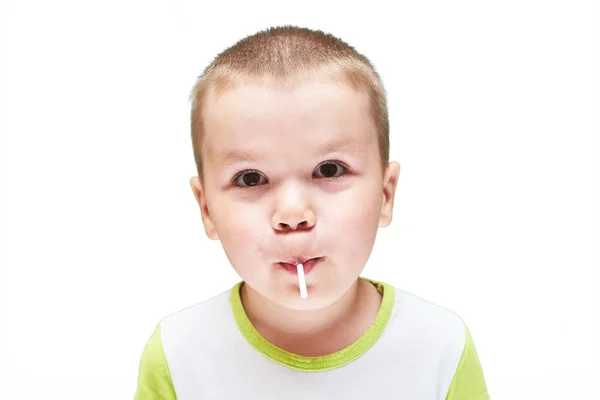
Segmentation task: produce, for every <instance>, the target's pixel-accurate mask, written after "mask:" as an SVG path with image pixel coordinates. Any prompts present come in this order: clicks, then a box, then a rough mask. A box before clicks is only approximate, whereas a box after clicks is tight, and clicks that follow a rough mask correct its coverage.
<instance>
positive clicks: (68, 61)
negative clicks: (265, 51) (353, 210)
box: [0, 0, 600, 400]
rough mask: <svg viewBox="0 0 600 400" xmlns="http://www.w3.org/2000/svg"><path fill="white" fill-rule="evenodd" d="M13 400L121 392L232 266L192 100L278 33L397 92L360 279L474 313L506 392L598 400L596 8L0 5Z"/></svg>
mask: <svg viewBox="0 0 600 400" xmlns="http://www.w3.org/2000/svg"><path fill="white" fill-rule="evenodd" d="M0 15H1V16H2V17H1V18H2V19H1V21H0V23H1V27H2V36H1V38H2V44H1V45H2V48H1V49H2V53H1V57H2V59H1V60H0V68H1V73H2V86H1V87H0V93H1V96H2V97H1V99H2V100H1V101H2V104H1V117H2V118H1V122H2V125H1V127H0V128H1V132H2V135H1V140H2V142H1V143H0V148H1V154H0V157H1V161H2V185H1V189H2V192H1V193H0V195H1V196H0V201H1V209H2V214H1V218H2V219H1V220H0V226H1V227H2V230H1V234H2V238H1V242H0V244H1V248H0V252H1V258H0V265H1V275H0V293H1V298H0V299H1V303H0V304H1V309H0V312H1V315H0V324H1V326H0V368H1V370H0V399H2V400H20V399H41V398H44V399H61V400H67V399H84V398H85V399H88V400H90V399H131V398H132V397H133V394H134V391H135V388H136V379H137V368H138V362H139V357H140V355H141V351H142V349H143V346H144V344H145V342H146V340H147V339H148V338H149V336H150V334H151V333H152V331H153V329H154V327H155V325H156V323H157V322H158V320H159V319H160V318H162V317H164V316H166V315H168V314H170V313H173V312H175V311H177V310H180V309H182V308H185V307H187V306H189V305H192V304H195V303H197V302H200V301H202V300H205V299H207V298H209V297H212V296H214V295H216V294H218V293H220V292H222V291H224V290H227V289H229V287H230V286H232V285H233V284H234V283H235V282H237V280H238V279H239V278H238V276H237V275H236V274H235V272H234V271H233V269H232V268H231V266H230V265H229V264H228V262H227V259H226V257H225V255H224V253H223V251H222V248H221V246H220V243H219V242H213V241H211V240H209V239H208V238H207V237H206V236H205V234H204V231H203V228H202V224H201V219H200V213H199V210H198V207H197V204H196V203H195V200H194V197H193V195H192V191H191V189H190V187H189V179H190V178H191V177H192V176H193V175H194V174H195V169H194V162H193V154H192V147H191V139H190V135H189V108H190V104H189V102H188V95H189V93H190V90H191V88H192V85H193V84H194V82H195V79H196V77H197V76H198V75H199V74H200V73H201V71H202V69H203V68H204V67H205V66H206V65H207V64H208V63H209V62H210V61H211V60H212V59H213V57H214V56H216V54H217V53H218V52H220V51H221V50H223V49H225V48H226V47H228V46H230V45H232V44H233V43H234V42H235V41H237V40H239V39H241V38H242V37H244V36H246V35H248V34H251V33H254V32H256V31H258V30H261V29H264V28H266V27H268V26H271V25H281V24H295V25H301V26H306V27H309V28H317V29H322V30H325V31H328V32H331V33H333V34H335V35H337V36H339V37H341V38H343V39H344V40H346V41H347V42H349V43H350V44H351V45H353V46H355V47H356V48H357V50H359V51H360V52H363V53H365V54H366V55H367V56H368V57H370V59H371V60H372V61H373V63H374V64H375V66H376V67H377V69H378V71H379V72H380V73H381V76H382V78H383V81H384V84H385V85H386V88H387V90H388V92H389V107H390V116H391V146H392V148H391V155H392V159H394V160H397V161H399V162H400V164H401V166H402V170H401V175H400V179H399V184H398V191H397V201H396V205H395V215H394V221H393V223H392V225H391V226H390V227H388V228H386V229H381V230H380V233H379V236H378V239H377V242H376V245H375V248H374V250H373V254H372V256H371V259H370V261H369V264H368V265H367V267H366V269H365V271H364V275H365V276H368V277H371V278H373V279H379V280H384V281H386V282H388V283H390V284H393V285H395V286H397V287H400V288H402V289H404V290H406V291H408V292H411V293H414V294H416V295H418V296H419V297H422V298H424V299H427V300H429V301H431V302H434V303H436V304H439V305H441V306H443V307H446V308H449V309H451V310H453V311H455V312H457V313H458V314H459V315H461V316H462V317H463V319H464V320H465V321H466V323H467V325H468V326H469V328H470V330H471V332H472V335H473V339H474V341H475V345H476V347H477V349H478V352H479V356H480V359H481V363H482V366H483V369H484V373H485V376H486V380H487V384H488V388H489V391H490V394H491V396H492V398H493V399H512V400H516V399H533V398H535V399H578V400H587V399H589V400H592V399H596V400H597V399H600V385H599V382H600V381H599V379H600V378H599V376H600V354H599V347H600V346H599V337H600V330H599V326H600V323H599V322H600V321H599V315H600V307H599V300H600V299H599V297H600V296H599V295H598V292H599V290H600V285H599V275H600V274H599V273H598V258H597V250H598V239H599V237H598V225H596V223H597V217H598V214H597V212H598V209H597V204H598V202H599V199H598V188H599V186H598V165H597V156H598V145H599V143H598V138H597V136H598V125H597V121H596V118H597V116H598V106H599V104H598V97H597V94H596V93H597V92H596V91H597V88H598V73H597V71H598V69H599V68H600V66H599V64H598V58H597V53H596V52H595V49H596V48H597V46H598V41H597V35H598V31H597V29H598V21H597V18H598V6H597V4H596V3H595V2H591V1H562V2H559V1H547V0H546V1H531V0H527V1H525V0H508V1H507V0H505V1H496V2H489V1H475V0H473V1H452V2H449V1H403V2H397V3H393V4H392V3H391V2H382V1H373V0H370V1H368V2H356V3H351V2H350V3H349V2H347V1H344V2H334V1H306V0H305V1H303V2H292V3H290V5H288V4H287V3H286V2H281V1H249V2H242V1H239V2H218V1H212V2H199V1H161V2H157V1H143V2H142V1H136V2H134V1H102V2H82V1H58V0H57V1H40V0H38V1H18V2H16V1H15V2H8V3H6V2H2V6H1V9H0Z"/></svg>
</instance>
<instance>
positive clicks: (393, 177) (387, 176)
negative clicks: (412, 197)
mask: <svg viewBox="0 0 600 400" xmlns="http://www.w3.org/2000/svg"><path fill="white" fill-rule="evenodd" d="M399 175H400V164H398V163H397V162H395V161H393V162H391V163H389V165H388V166H387V168H386V170H385V173H384V174H383V201H382V203H381V213H380V214H379V226H380V227H386V226H388V225H389V224H390V223H391V222H392V212H393V210H394V196H395V195H396V186H397V184H398V176H399Z"/></svg>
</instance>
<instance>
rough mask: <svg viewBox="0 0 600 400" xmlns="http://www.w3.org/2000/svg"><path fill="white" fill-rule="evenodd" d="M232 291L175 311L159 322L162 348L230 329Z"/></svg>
mask: <svg viewBox="0 0 600 400" xmlns="http://www.w3.org/2000/svg"><path fill="white" fill-rule="evenodd" d="M231 290H232V289H228V290H226V291H223V292H221V293H220V294H218V295H216V296H214V297H212V298H210V299H208V300H205V301H203V302H200V303H197V304H194V305H192V306H190V307H187V308H185V309H182V310H180V311H177V312H176V313H173V314H171V315H169V316H167V317H165V318H163V319H162V320H161V321H160V323H159V324H160V330H161V338H162V343H163V346H169V347H172V346H175V345H176V344H177V343H181V344H186V342H187V341H188V340H194V338H204V339H206V338H207V337H210V336H214V335H217V336H218V335H219V333H220V332H221V331H222V330H223V327H224V326H227V327H231V323H232V322H233V316H232V313H231V305H230V293H231Z"/></svg>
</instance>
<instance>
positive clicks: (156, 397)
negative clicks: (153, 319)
mask: <svg viewBox="0 0 600 400" xmlns="http://www.w3.org/2000/svg"><path fill="white" fill-rule="evenodd" d="M176 399H177V396H176V395H175V389H174V388H173V381H172V380H171V373H170V372H169V366H168V365H167V359H166V358H165V353H164V351H163V347H162V341H161V339H160V323H159V324H158V325H156V329H155V330H154V333H153V334H152V336H151V337H150V339H149V340H148V342H147V343H146V346H145V347H144V351H143V353H142V357H141V360H140V368H139V372H138V386H137V391H136V393H135V397H134V400H176Z"/></svg>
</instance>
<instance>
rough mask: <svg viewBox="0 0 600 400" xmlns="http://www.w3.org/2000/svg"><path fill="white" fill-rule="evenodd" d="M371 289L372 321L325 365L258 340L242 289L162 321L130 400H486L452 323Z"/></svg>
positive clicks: (397, 292)
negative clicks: (378, 297) (376, 296)
mask: <svg viewBox="0 0 600 400" xmlns="http://www.w3.org/2000/svg"><path fill="white" fill-rule="evenodd" d="M361 279H363V278H361ZM370 282H372V283H373V284H374V285H376V287H377V289H378V290H379V292H380V293H382V294H383V300H382V304H381V307H380V310H379V312H378V314H377V317H376V319H375V321H374V322H373V324H372V325H371V327H370V328H369V330H368V331H367V332H366V333H365V334H364V335H363V336H362V337H361V338H359V339H358V340H357V341H356V342H355V343H353V344H352V345H350V346H348V347H347V348H345V349H343V350H341V351H339V352H336V353H334V354H330V355H326V356H322V357H303V356H299V355H296V354H292V353H289V352H287V351H285V350H283V349H280V348H278V347H276V346H274V345H273V344H271V343H270V342H268V341H267V340H266V339H264V338H263V337H262V336H261V335H260V334H259V333H258V331H257V330H256V329H254V327H253V326H252V324H251V322H250V320H249V319H248V317H247V315H246V313H245V312H244V308H243V306H242V302H241V298H240V292H239V291H240V288H241V285H242V284H243V282H240V283H238V284H236V285H235V286H234V287H233V288H232V289H231V290H227V291H226V292H223V293H221V294H219V295H218V296H215V297H213V298H212V299H210V300H207V301H204V302H202V303H199V304H196V305H194V306H191V307H189V308H186V309H184V310H181V311H179V312H177V313H175V314H173V315H171V316H168V317H166V318H164V319H163V320H161V321H160V322H159V323H158V324H157V326H156V330H155V331H154V333H153V334H152V336H151V337H150V339H149V340H148V342H147V344H146V347H145V348H144V352H143V354H142V357H141V362H140V369H139V378H138V388H137V392H136V394H135V400H158V399H161V400H172V399H179V400H204V399H210V400H221V399H223V400H224V399H235V400H239V399H244V400H254V399H256V400H265V399H278V400H279V399H286V400H295V399H298V400H317V399H327V400H332V399H343V400H352V399H361V400H362V399H369V398H377V399H378V400H387V399H407V400H487V399H489V395H488V392H487V388H486V384H485V379H484V376H483V372H482V369H481V365H480V362H479V358H478V356H477V352H476V350H475V347H474V344H473V341H472V339H471V335H470V333H469V330H468V328H467V326H466V325H465V323H464V322H463V320H462V319H461V318H460V317H459V316H458V315H457V314H455V313H454V312H452V311H450V310H447V309H445V308H442V307H439V306H437V305H435V304H432V303H429V302H427V301H425V300H422V299H420V298H418V297H416V296H414V295H412V294H409V293H407V292H404V291H403V290H401V289H398V288H394V287H392V286H390V285H387V284H385V283H381V282H376V281H372V280H370Z"/></svg>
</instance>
